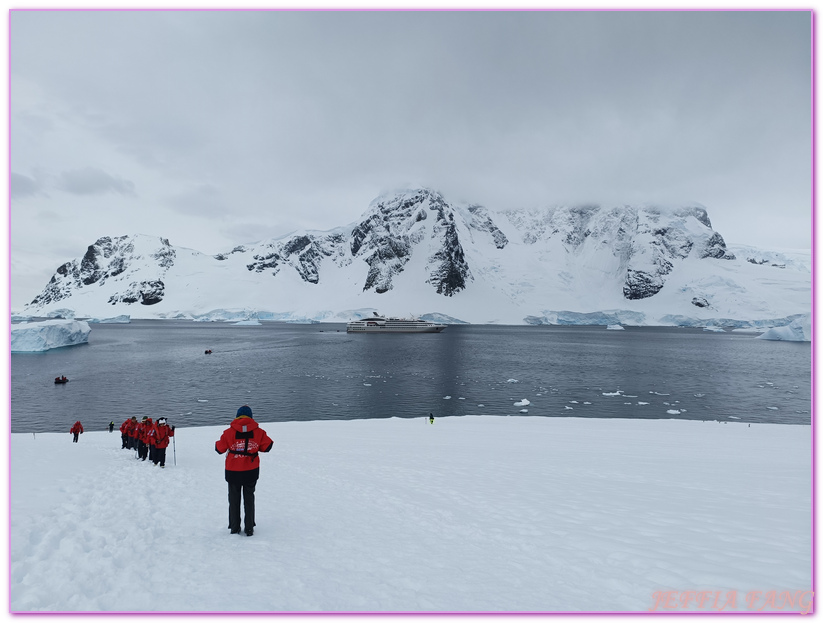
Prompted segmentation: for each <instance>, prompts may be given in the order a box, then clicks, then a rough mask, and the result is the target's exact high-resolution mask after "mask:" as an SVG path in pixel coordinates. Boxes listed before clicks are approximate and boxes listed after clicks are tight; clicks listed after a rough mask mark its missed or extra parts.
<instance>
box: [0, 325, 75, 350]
mask: <svg viewBox="0 0 823 623" xmlns="http://www.w3.org/2000/svg"><path fill="white" fill-rule="evenodd" d="M89 333H91V327H89V324H88V323H87V322H84V321H82V320H44V321H42V322H28V323H25V324H17V325H12V326H11V352H13V353H38V352H43V351H46V350H50V349H52V348H61V347H63V346H74V345H75V344H86V343H88V341H89Z"/></svg>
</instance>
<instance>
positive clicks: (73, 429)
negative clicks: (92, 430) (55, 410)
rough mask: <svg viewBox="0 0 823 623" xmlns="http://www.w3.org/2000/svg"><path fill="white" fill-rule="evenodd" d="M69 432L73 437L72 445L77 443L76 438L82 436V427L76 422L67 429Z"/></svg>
mask: <svg viewBox="0 0 823 623" xmlns="http://www.w3.org/2000/svg"><path fill="white" fill-rule="evenodd" d="M69 432H70V433H71V434H72V435H74V443H77V438H78V437H79V436H80V435H82V434H83V425H82V424H81V423H80V420H77V421H76V422H75V423H74V426H72V427H71V428H70V429H69Z"/></svg>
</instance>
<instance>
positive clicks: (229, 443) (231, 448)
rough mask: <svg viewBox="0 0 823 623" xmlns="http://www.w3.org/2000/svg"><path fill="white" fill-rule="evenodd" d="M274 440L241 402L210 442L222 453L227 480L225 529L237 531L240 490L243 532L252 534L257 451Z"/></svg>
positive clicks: (265, 450) (270, 446)
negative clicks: (222, 428)
mask: <svg viewBox="0 0 823 623" xmlns="http://www.w3.org/2000/svg"><path fill="white" fill-rule="evenodd" d="M273 445H274V442H273V441H272V440H271V439H269V436H268V435H267V434H266V431H264V430H263V429H262V428H260V426H258V424H257V422H255V421H254V420H253V419H252V412H251V408H250V407H249V406H248V405H243V406H242V407H240V408H239V409H238V410H237V417H236V418H235V419H234V420H233V421H232V423H231V426H229V428H227V429H226V430H225V431H223V434H222V435H221V437H220V439H218V440H217V442H216V443H215V444H214V449H215V450H217V453H218V454H223V453H224V452H226V451H228V454H227V455H226V482H227V483H229V530H231V533H232V534H240V494H241V492H242V494H243V510H244V523H245V528H246V535H247V536H251V535H252V534H254V525H255V523H254V487H255V486H256V485H257V479H258V478H259V477H260V457H259V456H258V453H259V452H268V451H269V450H271V448H272V446H273Z"/></svg>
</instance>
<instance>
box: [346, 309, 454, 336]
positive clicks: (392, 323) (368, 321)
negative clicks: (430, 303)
mask: <svg viewBox="0 0 823 623" xmlns="http://www.w3.org/2000/svg"><path fill="white" fill-rule="evenodd" d="M445 328H446V325H444V324H438V323H436V322H427V321H426V320H418V319H416V318H410V319H407V318H386V317H384V316H378V315H377V313H376V312H375V314H374V316H372V317H371V318H363V319H362V320H352V321H351V322H349V323H348V324H347V325H346V333H440V332H441V331H442V330H443V329H445Z"/></svg>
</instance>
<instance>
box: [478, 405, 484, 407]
mask: <svg viewBox="0 0 823 623" xmlns="http://www.w3.org/2000/svg"><path fill="white" fill-rule="evenodd" d="M477 406H478V407H485V406H486V405H477Z"/></svg>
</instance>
